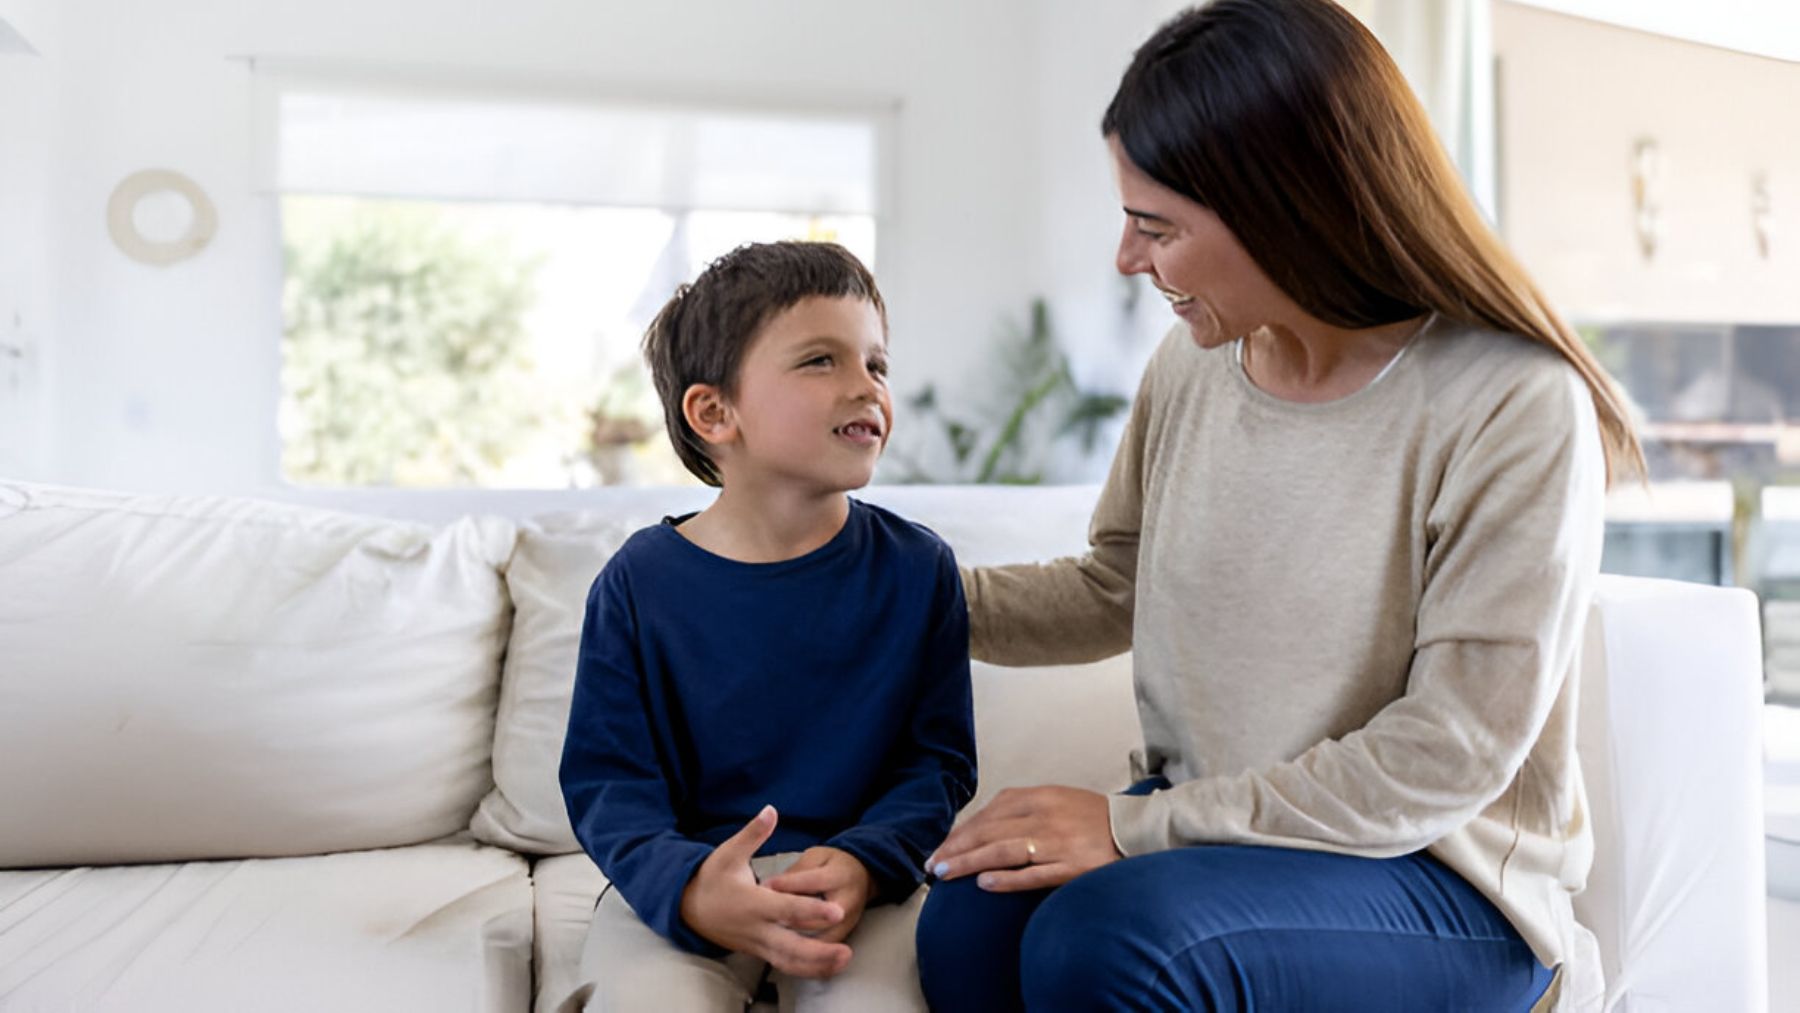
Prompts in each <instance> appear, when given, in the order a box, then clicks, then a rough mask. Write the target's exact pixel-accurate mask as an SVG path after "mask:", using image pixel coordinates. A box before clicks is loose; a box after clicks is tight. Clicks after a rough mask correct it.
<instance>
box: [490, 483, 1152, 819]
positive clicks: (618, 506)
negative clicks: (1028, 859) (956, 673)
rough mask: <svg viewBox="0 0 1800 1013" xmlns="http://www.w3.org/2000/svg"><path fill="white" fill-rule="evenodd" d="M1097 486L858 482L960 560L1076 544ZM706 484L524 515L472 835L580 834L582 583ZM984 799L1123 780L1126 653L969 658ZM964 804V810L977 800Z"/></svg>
mask: <svg viewBox="0 0 1800 1013" xmlns="http://www.w3.org/2000/svg"><path fill="white" fill-rule="evenodd" d="M1097 492H1098V490H1097V489H1095V488H1094V487H1092V486H1077V487H1057V488H1032V489H1019V488H1001V487H962V488H944V487H915V486H877V487H872V488H870V489H867V490H864V491H862V492H860V493H857V496H858V497H859V498H862V499H865V500H867V501H869V502H872V503H878V504H881V505H882V506H886V507H888V508H889V509H892V510H894V511H896V512H898V513H899V514H901V515H902V516H904V517H908V518H911V519H913V520H916V521H919V522H920V523H922V524H925V525H927V526H929V527H930V528H932V529H933V530H935V531H936V532H937V533H938V534H939V535H940V536H942V537H943V538H944V540H945V541H947V542H948V543H949V544H950V546H951V548H952V549H954V550H955V551H956V554H957V560H958V562H960V563H962V564H964V565H970V566H981V565H987V564H993V563H1013V562H1028V561H1035V560H1043V559H1050V558H1054V557H1056V556H1060V555H1068V554H1072V553H1078V552H1080V551H1082V550H1083V549H1084V548H1085V547H1086V544H1087V523H1088V517H1089V515H1090V513H1091V512H1092V510H1093V504H1094V499H1095V496H1096V495H1097ZM711 498H712V493H711V492H710V491H709V490H705V489H697V488H696V489H616V490H614V489H609V490H602V491H599V492H596V493H595V494H594V501H593V506H592V507H591V508H590V509H588V510H586V511H582V512H580V513H570V514H561V515H555V516H549V517H542V518H537V519H534V520H531V521H527V522H526V523H525V524H523V525H522V526H521V531H520V536H519V545H518V548H517V549H516V550H515V552H514V554H513V559H512V563H511V564H510V565H509V567H508V568H507V583H508V586H509V588H510V591H511V594H512V598H513V601H514V604H515V607H516V613H515V616H514V620H513V631H512V640H511V643H510V645H509V647H508V650H507V656H506V670H505V677H504V681H503V685H502V689H501V698H500V713H499V719H498V725H497V727H496V729H495V738H494V784H495V787H494V791H493V792H492V793H490V794H489V795H488V797H487V798H485V799H483V800H482V802H481V807H480V809H479V810H478V811H477V812H476V815H475V819H474V821H473V823H472V827H471V828H472V830H473V831H474V834H475V836H476V837H477V838H479V839H481V840H483V841H486V842H488V843H491V844H498V845H502V846H504V847H510V848H514V849H517V850H521V851H527V852H533V853H537V854H557V853H562V852H569V851H575V850H577V849H578V845H577V844H576V842H575V838H574V835H573V833H572V831H571V830H570V829H569V819H568V815H567V813H566V812H565V811H564V809H563V802H562V792H561V789H560V787H559V785H558V782H557V765H558V763H559V761H560V759H561V756H562V743H563V736H564V734H565V732H566V731H567V726H568V720H569V695H570V691H571V689H572V687H573V683H574V674H575V654H576V646H577V641H578V640H579V638H580V632H581V620H582V610H583V607H584V606H585V604H586V599H587V591H588V586H589V585H590V584H591V583H592V582H593V580H594V577H595V576H596V575H597V574H598V573H599V572H600V569H601V567H603V566H605V565H606V560H607V558H608V557H610V556H611V555H612V553H613V551H614V550H616V549H617V548H618V546H619V545H620V544H621V543H623V542H624V540H625V539H626V538H627V537H629V536H630V534H631V533H632V532H633V531H635V530H637V529H638V528H640V527H643V526H644V525H646V524H653V523H656V522H657V521H658V520H660V519H661V518H662V517H663V516H665V515H668V514H679V513H683V512H686V511H689V510H695V509H699V508H701V507H704V506H705V505H706V504H707V503H708V502H710V501H711ZM971 674H972V677H973V679H974V690H975V722H976V748H977V753H978V760H979V763H980V765H981V772H980V777H981V790H980V793H979V794H978V796H977V800H978V801H981V800H985V799H986V798H989V797H991V796H992V795H993V794H994V793H995V792H996V791H998V790H1000V789H1001V788H1003V787H1010V786H1015V785H1026V784H1071V785H1076V786H1079V787H1088V788H1093V789H1096V790H1109V789H1116V788H1118V787H1121V786H1122V785H1123V784H1124V781H1125V778H1126V776H1127V762H1126V757H1127V754H1128V753H1129V752H1130V750H1131V749H1132V748H1134V747H1135V746H1136V745H1137V744H1138V743H1139V741H1140V736H1139V732H1138V724H1137V715H1136V711H1135V709H1134V703H1133V697H1132V691H1131V666H1130V659H1129V656H1125V655H1121V656H1120V657H1118V658H1114V659H1112V660H1110V661H1106V662H1101V663H1098V664H1095V665H1075V666H1066V667H1049V668H1041V669H1003V668H997V667H995V666H991V665H984V664H980V663H977V664H975V665H974V666H972V673H971ZM973 809H974V806H971V807H970V808H969V809H968V810H965V812H969V811H973Z"/></svg>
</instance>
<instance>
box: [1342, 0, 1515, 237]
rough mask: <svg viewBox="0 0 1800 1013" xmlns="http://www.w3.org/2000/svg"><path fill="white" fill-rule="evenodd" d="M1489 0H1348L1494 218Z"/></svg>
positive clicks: (1475, 193) (1491, 60)
mask: <svg viewBox="0 0 1800 1013" xmlns="http://www.w3.org/2000/svg"><path fill="white" fill-rule="evenodd" d="M1490 3H1491V0H1350V2H1347V3H1346V4H1345V6H1346V7H1348V8H1349V9H1350V10H1351V11H1352V12H1353V13H1355V14H1356V15H1357V17H1359V18H1361V19H1362V20H1363V23H1364V24H1366V25H1368V26H1369V28H1370V30H1371V31H1373V32H1374V33H1375V36H1376V37H1377V38H1379V39H1380V40H1381V43H1382V45H1384V46H1386V47H1387V49H1388V52H1389V53H1392V54H1393V56H1394V61H1395V62H1396V63H1398V64H1399V65H1400V70H1401V72H1403V73H1404V74H1405V75H1406V79H1407V80H1408V81H1410V82H1412V86H1413V90H1414V91H1415V92H1417V93H1418V95H1419V98H1420V99H1421V100H1422V101H1423V102H1424V103H1425V111H1426V112H1427V113H1429V114H1430V116H1431V122H1432V124H1433V125H1434V126H1436V127H1437V131H1438V136H1439V137H1441V138H1442V139H1443V141H1444V147H1445V148H1447V149H1449V151H1450V156H1451V157H1452V158H1454V159H1455V160H1456V166H1457V168H1458V169H1460V170H1462V175H1463V179H1464V180H1465V181H1466V182H1467V183H1468V185H1469V190H1470V192H1471V193H1473V194H1474V195H1475V200H1476V202H1477V203H1478V204H1480V205H1481V210H1482V211H1483V212H1484V213H1486V214H1487V216H1488V220H1489V221H1493V220H1494V218H1495V212H1496V208H1495V192H1496V186H1495V162H1496V152H1495V148H1494V43H1493V30H1492V7H1491V6H1490Z"/></svg>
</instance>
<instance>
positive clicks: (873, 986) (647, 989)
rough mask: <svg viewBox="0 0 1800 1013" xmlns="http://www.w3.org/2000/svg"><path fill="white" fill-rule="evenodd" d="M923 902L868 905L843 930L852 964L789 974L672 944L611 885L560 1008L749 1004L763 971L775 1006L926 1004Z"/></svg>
mask: <svg viewBox="0 0 1800 1013" xmlns="http://www.w3.org/2000/svg"><path fill="white" fill-rule="evenodd" d="M799 857H800V856H799V855H798V854H794V853H787V854H780V855H764V856H763V857H761V858H755V859H752V860H751V861H750V868H751V869H752V870H753V871H754V872H755V873H756V878H757V879H758V880H764V879H768V878H769V877H770V876H773V875H776V874H777V873H779V872H781V871H782V870H783V869H786V868H787V867H788V866H789V865H792V864H793V863H794V862H795V861H796V860H797V859H799ZM924 903H925V891H924V890H923V889H921V890H917V891H915V892H914V893H913V895H912V896H911V897H908V898H907V899H906V900H905V901H904V902H902V903H900V904H884V905H881V906H880V907H871V908H869V909H867V910H865V911H864V912H863V916H862V921H861V922H859V923H858V924H857V926H856V929H855V930H854V931H853V932H851V933H850V938H849V939H847V940H845V942H847V943H849V945H850V948H851V950H852V951H853V953H854V956H852V957H851V959H850V966H849V967H848V968H846V969H845V970H844V972H843V973H842V974H839V975H838V976H837V977H835V978H829V979H825V980H814V979H806V978H793V977H790V976H788V975H786V974H783V973H781V972H780V971H776V970H774V969H772V968H770V967H769V965H767V964H765V963H764V962H763V961H761V960H758V959H757V958H755V957H752V956H747V955H745V954H741V953H733V954H729V955H727V956H725V957H723V958H714V957H702V956H699V955H697V954H692V953H688V952H686V951H684V950H680V949H677V948H676V947H675V946H674V945H672V944H671V943H670V942H669V941H668V940H666V939H664V938H663V937H661V936H659V935H657V934H656V933H655V932H653V931H651V930H650V928H649V926H647V925H645V924H644V923H643V921H642V920H640V919H639V918H638V916H637V913H636V912H635V911H633V910H631V906H630V905H629V904H626V903H625V898H623V897H621V896H619V891H617V890H614V889H612V887H611V886H608V887H607V889H606V892H605V893H603V894H601V897H600V904H599V906H598V907H596V908H595V909H594V921H593V924H592V925H590V926H589V927H588V934H587V942H586V943H585V944H583V946H582V951H581V980H582V982H583V984H582V986H581V987H580V988H579V989H577V990H576V991H575V992H574V993H573V994H572V995H570V996H569V998H568V999H567V1000H565V1001H564V1003H563V1004H562V1005H561V1006H560V1007H559V1013H576V1011H578V1010H585V1011H588V1013H648V1011H660V1010H681V1011H683V1013H686V1011H689V1010H692V1011H694V1013H710V1011H714V1010H718V1011H731V1013H738V1011H740V1010H743V1009H744V1008H746V1007H747V1006H749V1005H750V1002H751V1000H752V998H753V997H754V996H755V994H756V990H757V986H758V985H759V984H760V983H761V982H762V980H763V978H764V977H765V975H766V976H767V977H768V978H769V980H771V981H773V982H774V983H775V988H776V992H777V994H778V995H779V996H780V999H781V1013H836V1011H844V1013H852V1011H854V1013H887V1011H890V1010H892V1011H895V1013H899V1011H906V1013H915V1011H919V1010H923V1009H925V997H924V995H923V994H922V993H921V992H920V991H919V966H918V961H917V960H916V959H915V957H914V954H913V929H914V927H915V926H916V925H917V923H918V920H919V909H920V908H921V907H922V906H923V905H924Z"/></svg>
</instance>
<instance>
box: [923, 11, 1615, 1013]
mask: <svg viewBox="0 0 1800 1013" xmlns="http://www.w3.org/2000/svg"><path fill="white" fill-rule="evenodd" d="M1102 133H1103V135H1104V137H1105V139H1106V143H1107V144H1108V145H1109V147H1110V149H1111V152H1112V157H1113V160H1114V165H1115V169H1116V173H1117V180H1118V186H1119V192H1120V195H1121V198H1122V203H1123V205H1124V211H1125V217H1126V222H1125V230H1124V235H1123V237H1122V238H1121V240H1120V244H1119V251H1118V266H1119V269H1120V270H1121V271H1123V272H1125V273H1128V274H1146V275H1148V276H1149V278H1150V280H1151V281H1152V282H1154V283H1155V285H1156V287H1157V288H1158V289H1160V290H1161V291H1162V293H1163V294H1164V295H1165V296H1166V297H1167V298H1168V299H1169V301H1170V304H1171V306H1172V307H1173V309H1174V312H1175V314H1176V315H1177V316H1178V317H1180V319H1181V321H1182V324H1183V325H1184V326H1179V327H1177V328H1176V329H1175V331H1174V332H1173V333H1172V334H1171V335H1170V337H1169V338H1168V339H1167V340H1166V341H1165V342H1164V344H1163V345H1162V347H1161V348H1160V349H1159V350H1158V351H1157V353H1156V354H1155V356H1154V357H1153V359H1152V361H1151V363H1150V365H1149V367H1148V369H1147V370H1146V373H1145V376H1144V380H1143V384H1142V387H1141V388H1140V391H1139V394H1138V397H1137V400H1136V402H1135V405H1134V409H1133V413H1132V416H1131V419H1130V422H1129V424H1128V426H1127V429H1126V432H1125V435H1124V438H1123V442H1122V445H1121V447H1120V449H1119V453H1118V457H1117V459H1116V460H1115V461H1114V463H1113V468H1112V472H1111V475H1110V477H1109V478H1108V480H1107V484H1106V487H1105V489H1104V491H1103V492H1102V494H1101V497H1100V501H1099V504H1098V506H1097V508H1096V512H1095V515H1094V520H1093V525H1092V529H1091V532H1090V535H1091V543H1092V547H1091V550H1090V551H1089V552H1088V554H1087V555H1086V556H1084V557H1081V558H1079V559H1065V560H1058V561H1055V562H1052V563H1048V564H1043V565H1022V566H1008V567H999V568H992V569H983V570H976V571H971V572H968V573H965V574H964V582H965V585H966V587H967V590H968V596H969V609H970V619H971V640H972V650H973V652H974V653H975V655H976V656H977V657H981V658H983V659H986V660H989V661H995V662H999V663H1002V664H1014V665H1024V664H1044V663H1052V662H1072V661H1081V660H1092V659H1096V658H1101V657H1105V656H1108V655H1111V654H1115V653H1117V652H1120V651H1123V650H1126V649H1127V648H1130V649H1132V650H1133V651H1134V670H1135V673H1136V674H1135V679H1136V688H1137V695H1138V701H1139V713H1140V716H1141V719H1142V723H1143V730H1144V742H1145V748H1144V752H1143V753H1142V755H1139V756H1134V757H1133V760H1134V766H1135V767H1136V774H1137V775H1138V777H1139V779H1140V780H1139V782H1138V784H1136V785H1135V786H1134V787H1133V788H1132V789H1130V790H1128V791H1127V792H1126V793H1124V794H1121V795H1116V796H1111V797H1107V796H1101V795H1097V794H1094V793H1091V792H1086V791H1081V790H1077V789H1072V788H1062V787H1042V788H1032V789H1024V790H1015V791H1009V792H1005V793H1002V794H1001V795H1000V796H998V797H997V798H995V800H994V801H993V802H992V803H991V804H990V805H989V806H987V807H986V808H985V809H984V810H983V811H981V812H980V813H978V814H976V815H975V816H974V817H973V818H972V819H970V820H969V821H968V822H967V823H966V824H965V825H963V826H962V827H960V828H958V830H957V831H956V832H954V833H953V834H952V835H951V836H950V838H949V839H948V840H947V841H946V842H945V844H944V845H943V847H942V848H940V849H939V851H938V852H937V854H936V855H934V856H932V858H931V860H930V864H931V867H932V872H933V873H934V874H935V875H936V876H937V877H938V878H939V880H940V881H941V882H940V884H939V885H938V886H937V887H936V888H935V889H934V891H933V893H932V895H931V897H930V900H929V901H928V903H927V906H926V910H925V912H924V915H923V916H922V919H921V922H920V927H919V959H920V970H921V976H922V979H923V982H924V986H925V991H926V995H927V997H928V998H929V999H930V1000H931V1002H932V1005H933V1007H934V1008H937V1009H944V1010H960V1009H979V1010H1004V1009H1017V1008H1020V1007H1021V1006H1023V1007H1026V1008H1031V1009H1249V1008H1254V1009H1273V1010H1299V1009H1306V1010H1316V1009H1374V1010H1413V1009H1418V1010H1490V1009H1491V1010H1524V1009H1550V1008H1552V1007H1553V1006H1554V1007H1557V1008H1580V1007H1584V1006H1587V1005H1593V1004H1597V1002H1598V999H1599V997H1600V985H1599V978H1598V971H1599V969H1598V963H1597V960H1596V959H1595V958H1596V954H1595V950H1594V946H1593V940H1592V936H1591V935H1589V934H1588V933H1587V932H1586V931H1585V930H1584V929H1582V928H1581V927H1580V926H1579V925H1577V924H1576V923H1575V921H1574V918H1573V915H1572V912H1571V906H1570V897H1571V895H1572V894H1573V893H1574V892H1575V891H1577V890H1579V889H1580V887H1581V885H1582V883H1583V880H1584V877H1585V875H1586V870H1587V866H1588V863H1589V860H1590V857H1591V851H1592V847H1591V838H1590V837H1589V831H1588V827H1587V822H1586V817H1585V814H1584V812H1583V805H1584V801H1583V794H1582V787H1581V777H1580V771H1579V768H1578V766H1577V763H1576V757H1575V751H1574V738H1575V736H1574V719H1575V706H1574V705H1575V693H1576V687H1575V681H1574V678H1573V676H1574V665H1575V659H1576V652H1577V645H1578V642H1579V639H1580V631H1581V626H1582V621H1583V618H1584V615H1585V611H1586V607H1587V601H1588V597H1589V593H1590V590H1591V587H1592V585H1593V582H1594V577H1595V574H1596V572H1597V569H1598V560H1599V555H1600V544H1601V534H1602V517H1601V510H1602V497H1603V494H1604V490H1605V486H1606V484H1607V482H1608V481H1609V479H1610V476H1611V474H1612V473H1613V472H1614V471H1615V470H1621V469H1623V468H1624V467H1626V466H1636V467H1641V464H1642V457H1641V454H1640V452H1639V450H1638V446H1637V443H1636V440H1635V438H1634V437H1633V435H1632V432H1631V428H1630V425H1629V423H1628V421H1627V419H1626V416H1625V413H1624V411H1623V410H1622V407H1621V403H1620V400H1619V398H1618V396H1617V394H1616V393H1615V392H1614V390H1613V389H1612V387H1611V386H1610V385H1609V383H1608V381H1607V380H1606V379H1605V376H1604V374H1603V373H1602V371H1601V369H1600V367H1599V366H1598V365H1597V364H1596V363H1595V361H1594V360H1593V358H1592V357H1591V356H1590V355H1589V354H1588V353H1587V352H1586V350H1585V349H1584V348H1583V346H1582V344H1581V342H1580V341H1579V340H1578V339H1577V337H1576V336H1575V335H1574V334H1573V333H1572V332H1571V331H1570V329H1569V328H1568V326H1567V325H1566V324H1564V323H1563V322H1562V321H1561V320H1560V319H1559V318H1558V317H1557V316H1556V314H1555V313H1554V312H1553V311H1551V310H1550V308H1549V307H1548V306H1547V305H1546V304H1545V302H1544V300H1543V298H1542V296H1540V295H1539V293H1538V292H1537V290H1536V289H1535V288H1534V287H1533V285H1532V284H1531V282H1530V281H1529V280H1528V279H1527V277H1526V276H1525V273H1524V272H1523V271H1522V270H1521V269H1520V268H1519V266H1518V265H1517V264H1516V263H1514V262H1513V260H1512V259H1511V257H1510V256H1509V255H1508V254H1507V253H1506V252H1505V250H1504V249H1503V248H1502V247H1501V245H1500V244H1499V242H1498V241H1497V240H1496V239H1495V238H1494V237H1493V235H1492V234H1491V233H1490V232H1489V230H1488V229H1487V228H1486V227H1485V225H1484V224H1483V223H1482V221H1481V219H1480V216H1479V214H1478V213H1477V212H1476V210H1475V208H1474V206H1473V205H1472V203H1471V202H1470V201H1469V199H1468V197H1467V195H1466V193H1465V192H1464V191H1463V189H1462V188H1461V185H1460V184H1459V182H1458V181H1457V178H1456V175H1455V173H1454V170H1453V169H1452V167H1451V166H1450V164H1449V161H1448V159H1447V158H1446V157H1445V155H1444V153H1443V151H1442V149H1441V148H1440V146H1439V145H1438V144H1437V142H1436V140H1435V139H1434V137H1433V135H1432V133H1431V130H1430V127H1429V125H1428V124H1427V121H1426V119H1425V116H1424V113H1423V111H1422V110H1421V109H1420V107H1419V105H1418V102H1417V101H1416V99H1415V98H1414V97H1413V95H1412V93H1411V91H1410V90H1409V89H1408V87H1407V85H1406V83H1405V81H1404V80H1403V79H1402V77H1401V76H1400V74H1399V72H1398V70H1397V69H1396V68H1395V67H1394V65H1393V63H1392V61H1391V60H1390V59H1389V58H1388V56H1387V55H1386V53H1384V52H1383V51H1382V49H1381V47H1380V45H1379V44H1378V43H1377V42H1376V41H1375V40H1374V38H1373V37H1372V36H1371V35H1370V34H1369V33H1368V32H1367V30H1366V29H1364V28H1363V27H1362V26H1361V25H1360V24H1359V23H1358V22H1357V21H1356V20H1355V19H1354V18H1352V17H1351V16H1350V15H1348V14H1346V13H1345V12H1344V11H1343V10H1341V9H1340V8H1338V7H1337V6H1336V5H1334V4H1332V3H1330V2H1329V0H1218V2H1216V3H1213V4H1211V5H1209V6H1206V7H1203V8H1199V9H1195V10H1190V11H1188V12H1186V13H1183V14H1181V15H1179V16H1177V17H1176V18H1175V19H1174V20H1172V21H1170V22H1169V23H1167V24H1166V25H1164V26H1163V27H1162V28H1161V29H1159V30H1158V31H1157V32H1156V34H1155V35H1153V36H1152V37H1151V38H1150V40H1149V41H1148V42H1146V43H1145V44H1144V46H1143V47H1142V48H1141V49H1140V50H1139V51H1138V52H1137V54H1136V56H1135V58H1134V59H1133V61H1132V63H1131V65H1130V67H1129V69H1128V70H1127V71H1126V72H1125V75H1124V78H1123V80H1122V81H1121V83H1120V85H1119V90H1118V93H1117V94H1116V95H1115V96H1114V98H1113V101H1112V104H1111V106H1110V107H1109V108H1108V110H1107V112H1106V116H1105V119H1104V121H1103V123H1102ZM1198 845H1204V846H1198Z"/></svg>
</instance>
